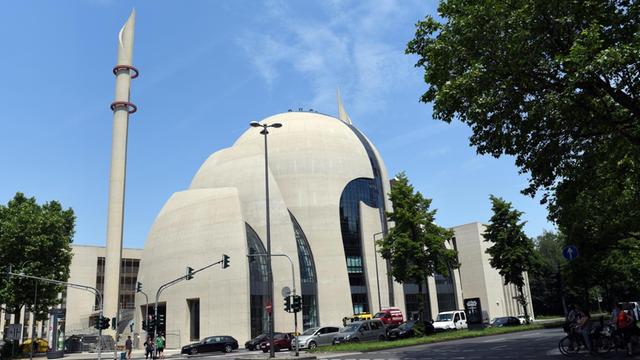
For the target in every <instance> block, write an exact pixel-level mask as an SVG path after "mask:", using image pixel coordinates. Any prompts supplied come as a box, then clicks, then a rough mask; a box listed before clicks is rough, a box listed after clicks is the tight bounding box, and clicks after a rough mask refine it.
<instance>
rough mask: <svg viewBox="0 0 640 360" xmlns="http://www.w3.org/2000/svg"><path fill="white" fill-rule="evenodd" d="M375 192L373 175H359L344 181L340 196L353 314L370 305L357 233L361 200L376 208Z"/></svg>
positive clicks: (359, 230) (366, 309)
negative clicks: (345, 183)
mask: <svg viewBox="0 0 640 360" xmlns="http://www.w3.org/2000/svg"><path fill="white" fill-rule="evenodd" d="M377 195H378V189H377V187H376V185H375V182H374V181H373V179H367V178H358V179H355V180H352V181H351V182H349V183H348V184H347V186H346V187H345V188H344V190H343V191H342V196H341V197H340V230H341V232H342V245H343V246H344V254H345V257H346V259H345V261H346V265H347V273H348V274H349V285H350V287H351V302H352V305H353V312H354V314H357V313H360V312H368V311H369V309H370V307H369V301H368V293H367V281H366V274H365V273H364V266H363V262H364V261H363V252H362V244H363V242H362V237H361V236H360V234H361V223H360V202H361V201H362V202H363V203H365V204H367V205H368V206H371V207H373V208H377V207H378V196H377Z"/></svg>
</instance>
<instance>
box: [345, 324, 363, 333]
mask: <svg viewBox="0 0 640 360" xmlns="http://www.w3.org/2000/svg"><path fill="white" fill-rule="evenodd" d="M359 327H360V324H351V325H347V326H345V327H343V328H342V329H340V332H342V333H344V332H354V331H356V330H358V328H359Z"/></svg>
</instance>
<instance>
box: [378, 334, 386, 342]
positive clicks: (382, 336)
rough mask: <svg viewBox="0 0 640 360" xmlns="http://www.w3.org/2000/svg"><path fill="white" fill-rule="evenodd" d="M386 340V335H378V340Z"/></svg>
mask: <svg viewBox="0 0 640 360" xmlns="http://www.w3.org/2000/svg"><path fill="white" fill-rule="evenodd" d="M385 340H386V338H385V336H384V335H380V336H378V341H385Z"/></svg>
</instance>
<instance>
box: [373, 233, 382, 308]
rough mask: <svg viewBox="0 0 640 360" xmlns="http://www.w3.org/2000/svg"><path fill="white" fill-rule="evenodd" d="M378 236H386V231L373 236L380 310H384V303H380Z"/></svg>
mask: <svg viewBox="0 0 640 360" xmlns="http://www.w3.org/2000/svg"><path fill="white" fill-rule="evenodd" d="M378 235H384V231H381V232H379V233H375V234H373V254H374V256H375V259H376V283H377V284H378V310H382V303H381V302H380V276H378V248H377V246H376V236H378ZM383 238H384V236H383Z"/></svg>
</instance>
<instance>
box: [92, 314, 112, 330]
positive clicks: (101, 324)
mask: <svg viewBox="0 0 640 360" xmlns="http://www.w3.org/2000/svg"><path fill="white" fill-rule="evenodd" d="M93 327H94V328H96V329H98V330H104V329H108V328H109V319H108V318H106V317H104V316H98V318H97V319H96V324H95V325H94V326H93Z"/></svg>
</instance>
